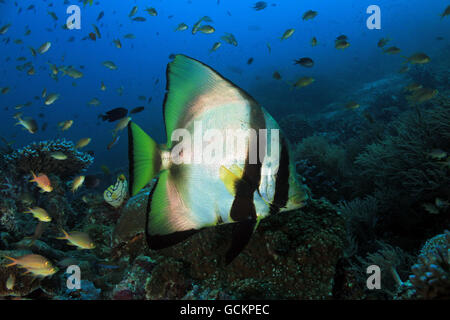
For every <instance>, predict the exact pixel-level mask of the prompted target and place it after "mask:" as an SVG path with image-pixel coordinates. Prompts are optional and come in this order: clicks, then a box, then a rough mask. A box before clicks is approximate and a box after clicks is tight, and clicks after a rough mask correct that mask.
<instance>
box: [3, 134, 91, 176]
mask: <svg viewBox="0 0 450 320" xmlns="http://www.w3.org/2000/svg"><path fill="white" fill-rule="evenodd" d="M54 152H62V153H63V154H64V155H66V156H67V159H65V160H57V159H55V158H53V157H52V154H53V153H54ZM4 159H5V161H6V162H7V163H8V165H11V166H15V167H16V168H17V172H18V173H21V174H29V173H30V171H34V172H36V173H39V172H44V173H46V174H50V173H51V174H54V175H56V176H59V177H60V178H67V177H71V176H73V175H75V174H77V173H79V172H81V171H82V170H84V169H86V168H87V167H89V166H90V165H91V164H92V162H93V160H94V158H93V157H92V156H91V155H89V154H87V153H83V152H80V151H78V150H76V149H75V145H74V144H73V142H71V141H67V140H64V139H63V140H53V141H41V142H34V143H32V144H30V145H28V146H26V147H24V148H22V149H19V150H16V151H15V152H13V153H11V154H7V155H5V157H4Z"/></svg>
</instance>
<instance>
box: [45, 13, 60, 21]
mask: <svg viewBox="0 0 450 320" xmlns="http://www.w3.org/2000/svg"><path fill="white" fill-rule="evenodd" d="M47 13H48V14H49V15H50V16H51V17H52V18H53V20H55V21H57V20H58V17H57V16H56V14H55V13H54V12H53V11H47Z"/></svg>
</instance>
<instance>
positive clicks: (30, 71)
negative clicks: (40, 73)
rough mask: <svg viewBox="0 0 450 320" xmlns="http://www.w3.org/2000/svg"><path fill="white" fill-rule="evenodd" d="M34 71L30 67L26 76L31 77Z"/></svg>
mask: <svg viewBox="0 0 450 320" xmlns="http://www.w3.org/2000/svg"><path fill="white" fill-rule="evenodd" d="M35 72H36V71H35V70H34V67H31V68H30V69H29V70H28V71H27V74H28V75H29V76H32V75H34V74H35Z"/></svg>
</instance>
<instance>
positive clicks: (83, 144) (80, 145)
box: [75, 138, 91, 149]
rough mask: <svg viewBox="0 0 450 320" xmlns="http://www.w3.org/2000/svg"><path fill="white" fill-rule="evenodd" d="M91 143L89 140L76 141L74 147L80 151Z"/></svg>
mask: <svg viewBox="0 0 450 320" xmlns="http://www.w3.org/2000/svg"><path fill="white" fill-rule="evenodd" d="M90 142H91V138H82V139H80V140H78V142H77V144H76V145H75V149H81V148H84V147H86V146H87V145H88V144H89V143H90Z"/></svg>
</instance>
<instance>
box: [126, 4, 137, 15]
mask: <svg viewBox="0 0 450 320" xmlns="http://www.w3.org/2000/svg"><path fill="white" fill-rule="evenodd" d="M137 11H138V7H137V6H134V7H133V8H132V9H131V11H130V13H129V14H128V17H129V18H131V17H132V16H134V15H135V14H136V13H137Z"/></svg>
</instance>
